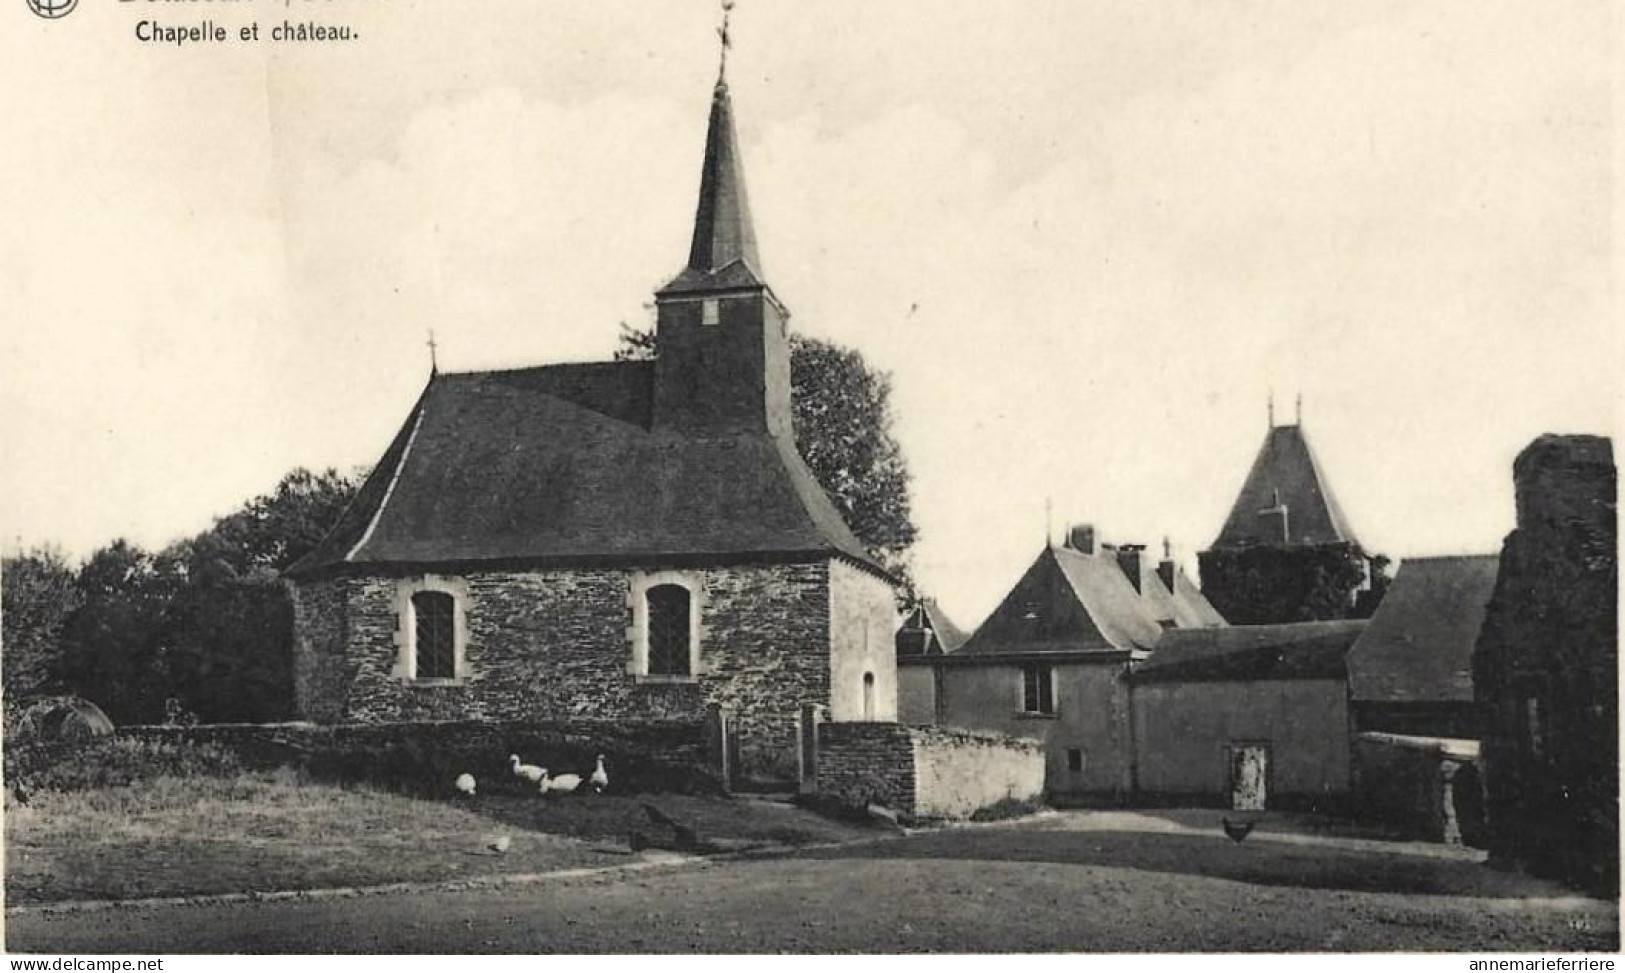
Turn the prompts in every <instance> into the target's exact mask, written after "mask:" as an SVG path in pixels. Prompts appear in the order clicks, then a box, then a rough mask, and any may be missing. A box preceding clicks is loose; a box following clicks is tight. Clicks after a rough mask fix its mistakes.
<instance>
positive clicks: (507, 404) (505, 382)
mask: <svg viewBox="0 0 1625 973" xmlns="http://www.w3.org/2000/svg"><path fill="white" fill-rule="evenodd" d="M652 382H653V370H652V364H651V363H649V362H605V363H597V364H587V365H555V366H550V367H543V368H527V369H518V370H513V371H498V372H466V373H460V374H443V375H437V376H435V377H434V378H433V379H431V381H430V383H429V386H428V387H427V388H426V389H425V390H424V392H423V395H422V397H421V398H420V399H419V400H418V402H417V404H416V406H414V408H413V409H412V413H411V415H410V416H408V418H407V421H406V423H405V425H403V427H402V429H401V432H400V433H399V434H398V435H397V436H396V438H395V440H394V442H393V443H391V445H390V446H389V449H388V450H387V451H386V452H385V454H384V456H383V458H382V460H381V461H380V462H379V463H378V465H377V467H376V468H375V469H374V470H373V473H372V475H371V476H370V477H369V478H368V480H367V482H366V483H365V484H364V485H363V486H362V488H361V490H360V492H359V493H358V495H357V498H356V500H355V502H354V503H353V504H352V505H351V507H350V509H348V510H347V511H346V512H345V513H344V515H343V516H342V517H341V518H340V522H339V523H338V525H337V526H336V527H335V528H334V529H333V531H332V532H331V533H330V534H329V536H328V537H327V538H326V540H324V541H323V542H322V544H321V545H320V546H318V547H317V549H316V550H315V551H313V552H311V554H310V555H309V556H307V557H306V558H304V559H303V560H301V561H300V562H299V563H298V564H296V565H295V566H294V567H293V568H292V569H291V572H290V573H292V574H294V575H301V574H310V573H313V572H317V571H321V570H324V569H332V568H338V567H342V566H344V565H430V564H453V563H455V564H461V563H465V562H523V563H527V564H538V565H543V564H589V563H609V562H629V561H647V560H651V559H662V558H664V559H668V560H680V559H695V560H715V559H739V558H745V557H753V556H771V557H791V558H794V557H812V556H819V555H826V554H835V555H841V556H844V557H846V558H849V559H851V560H854V561H857V562H859V563H861V564H864V565H866V566H868V567H870V568H872V569H874V570H876V571H880V569H879V568H878V566H877V565H876V564H875V562H874V561H873V559H872V558H871V557H870V555H869V554H868V552H867V551H865V549H864V547H863V545H862V544H861V543H860V542H859V541H858V540H857V538H856V537H854V536H853V534H852V532H851V531H850V530H849V529H848V528H847V526H846V524H845V523H844V522H843V521H842V519H841V516H840V514H839V513H838V512H837V511H836V509H835V507H834V505H833V504H832V503H831V502H830V500H829V498H828V497H827V496H826V495H825V494H824V492H823V490H822V489H821V488H820V487H819V485H818V483H817V482H816V480H815V479H814V478H813V475H812V473H811V471H809V470H808V469H807V466H806V464H805V463H804V462H803V461H802V459H801V457H800V455H799V454H798V453H797V452H796V449H795V446H794V445H793V444H791V443H789V442H786V441H784V440H782V439H780V438H779V437H775V436H771V435H768V434H741V435H733V436H717V437H702V436H694V435H684V434H680V433H675V432H671V431H665V430H662V431H655V430H653V429H652V428H651V426H652V423H651V416H650V413H651V402H652ZM882 573H883V572H882Z"/></svg>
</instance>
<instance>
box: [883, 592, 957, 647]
mask: <svg viewBox="0 0 1625 973" xmlns="http://www.w3.org/2000/svg"><path fill="white" fill-rule="evenodd" d="M968 637H969V636H967V635H966V634H965V632H964V630H963V629H961V628H960V627H959V626H958V625H955V624H954V623H953V620H952V619H950V618H949V617H948V615H947V613H946V612H944V611H943V610H942V606H941V605H938V604H937V601H936V599H935V598H926V599H923V600H921V601H920V603H919V604H917V605H915V606H914V609H913V610H912V611H910V612H909V613H908V615H907V616H906V617H905V618H904V619H903V624H902V625H901V626H900V627H899V628H898V629H897V636H896V643H897V654H898V655H903V656H926V655H945V654H947V653H949V652H954V651H956V650H958V649H959V647H960V646H962V645H964V644H965V639H966V638H968Z"/></svg>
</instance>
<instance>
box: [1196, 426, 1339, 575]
mask: <svg viewBox="0 0 1625 973" xmlns="http://www.w3.org/2000/svg"><path fill="white" fill-rule="evenodd" d="M1283 524H1284V530H1283ZM1353 540H1354V535H1353V533H1352V532H1350V531H1349V529H1348V525H1347V523H1346V522H1345V520H1344V518H1343V512H1342V510H1341V508H1339V507H1338V505H1337V501H1336V500H1335V499H1334V498H1333V497H1332V493H1331V489H1330V487H1329V485H1328V484H1327V482H1326V476H1325V474H1324V473H1322V472H1321V469H1320V463H1319V462H1318V461H1317V460H1316V459H1315V454H1314V451H1313V450H1311V449H1310V448H1309V440H1308V438H1307V437H1305V435H1304V432H1303V427H1302V426H1296V425H1292V426H1275V427H1273V428H1271V429H1270V431H1269V435H1268V436H1267V437H1265V439H1264V445H1263V447H1262V448H1261V449H1259V451H1258V456H1257V457H1256V458H1255V459H1254V460H1253V466H1252V469H1251V470H1250V471H1249V472H1248V473H1247V481H1246V482H1245V483H1244V484H1243V485H1242V488H1241V493H1240V495H1239V496H1237V497H1236V502H1235V505H1234V506H1233V507H1231V509H1230V516H1229V518H1227V519H1226V520H1225V522H1224V529H1223V530H1221V531H1220V532H1219V537H1218V539H1217V540H1215V541H1214V542H1213V547H1214V548H1236V547H1250V546H1253V545H1274V546H1283V545H1294V546H1295V545H1307V544H1336V543H1343V542H1353Z"/></svg>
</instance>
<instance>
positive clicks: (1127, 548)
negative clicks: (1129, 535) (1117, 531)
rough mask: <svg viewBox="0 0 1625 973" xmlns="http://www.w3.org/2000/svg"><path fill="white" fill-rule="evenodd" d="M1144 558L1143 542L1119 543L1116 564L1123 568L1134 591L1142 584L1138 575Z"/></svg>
mask: <svg viewBox="0 0 1625 973" xmlns="http://www.w3.org/2000/svg"><path fill="white" fill-rule="evenodd" d="M1144 558H1145V545H1144V544H1120V545H1118V547H1117V566H1118V567H1120V568H1122V569H1123V573H1124V574H1126V575H1128V581H1129V584H1131V585H1133V586H1134V590H1135V591H1140V590H1141V588H1142V587H1143V585H1144V582H1143V580H1142V579H1141V577H1140V571H1141V570H1143V565H1142V562H1143V561H1144ZM1142 594H1143V592H1142Z"/></svg>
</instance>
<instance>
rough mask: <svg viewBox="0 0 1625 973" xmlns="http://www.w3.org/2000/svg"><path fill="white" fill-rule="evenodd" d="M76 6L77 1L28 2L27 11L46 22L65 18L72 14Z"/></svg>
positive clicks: (37, 0) (46, 0) (77, 4)
mask: <svg viewBox="0 0 1625 973" xmlns="http://www.w3.org/2000/svg"><path fill="white" fill-rule="evenodd" d="M77 6H79V0H28V9H29V10H32V11H34V13H36V14H38V15H39V16H41V17H44V18H45V19H46V20H56V19H57V18H59V17H66V16H67V15H68V14H71V13H73V8H74V7H77Z"/></svg>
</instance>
